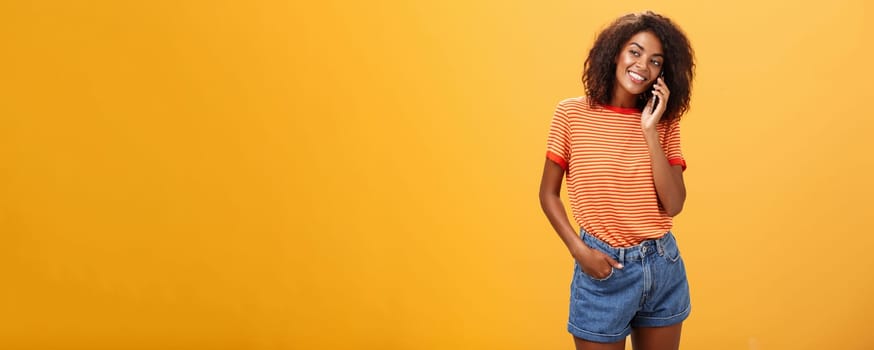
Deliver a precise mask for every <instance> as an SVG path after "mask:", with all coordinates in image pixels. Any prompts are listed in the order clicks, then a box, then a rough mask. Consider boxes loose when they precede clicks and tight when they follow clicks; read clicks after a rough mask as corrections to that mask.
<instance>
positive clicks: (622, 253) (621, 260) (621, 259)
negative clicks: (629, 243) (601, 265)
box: [619, 248, 625, 264]
mask: <svg viewBox="0 0 874 350" xmlns="http://www.w3.org/2000/svg"><path fill="white" fill-rule="evenodd" d="M619 263H620V264H624V263H625V249H622V248H619Z"/></svg>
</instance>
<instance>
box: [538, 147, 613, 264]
mask: <svg viewBox="0 0 874 350" xmlns="http://www.w3.org/2000/svg"><path fill="white" fill-rule="evenodd" d="M563 179H564V169H562V167H561V166H559V165H558V164H556V163H555V162H553V161H551V160H549V159H548V158H547V159H546V164H544V165H543V177H542V178H541V180H540V207H541V208H542V209H543V213H544V214H546V217H547V218H548V219H549V223H550V224H552V228H553V229H555V232H556V233H558V236H559V237H560V238H561V240H562V241H563V242H564V245H565V246H567V249H568V251H569V252H570V253H571V256H573V258H574V259H575V260H576V261H577V262H578V263H579V264H580V267H581V268H583V271H584V272H586V273H587V274H589V275H590V276H592V277H595V278H606V277H607V276H608V275H609V274H610V266H611V265H612V266H613V267H615V268H618V269H621V268H622V265H621V264H619V263H618V262H617V261H616V260H613V259H612V258H610V257H609V256H607V255H606V254H604V253H601V252H600V251H597V250H594V249H592V248H589V247H588V246H587V245H586V244H585V243H583V240H582V239H580V236H579V235H577V233H576V231H575V230H574V228H573V227H572V226H571V223H570V221H569V220H568V217H567V214H566V211H565V209H564V204H562V202H561V195H560V193H561V182H562V180H563Z"/></svg>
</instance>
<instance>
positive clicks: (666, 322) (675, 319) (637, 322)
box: [631, 304, 692, 328]
mask: <svg viewBox="0 0 874 350" xmlns="http://www.w3.org/2000/svg"><path fill="white" fill-rule="evenodd" d="M691 311H692V304H689V305H687V306H686V310H683V312H681V313H679V314H676V315H672V316H667V317H653V316H650V317H646V316H636V317H634V320H633V321H632V322H631V327H632V328H638V327H667V326H673V325H675V324H677V323H680V322H683V321H685V320H686V318H688V317H689V313H691Z"/></svg>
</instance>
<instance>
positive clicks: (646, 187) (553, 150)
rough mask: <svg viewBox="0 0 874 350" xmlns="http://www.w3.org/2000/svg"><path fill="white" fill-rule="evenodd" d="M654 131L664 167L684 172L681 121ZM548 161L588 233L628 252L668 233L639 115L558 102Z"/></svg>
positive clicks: (579, 101) (573, 100)
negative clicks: (562, 176)
mask: <svg viewBox="0 0 874 350" xmlns="http://www.w3.org/2000/svg"><path fill="white" fill-rule="evenodd" d="M657 128H658V133H659V141H660V142H661V145H662V149H664V151H665V156H666V157H667V159H668V162H669V163H670V164H671V165H680V166H682V167H683V170H684V171H685V170H686V161H685V160H684V159H683V154H682V152H681V151H680V122H679V120H677V119H675V120H673V121H671V122H670V124H665V123H659V124H658V127H657ZM546 157H547V158H549V159H550V160H552V161H553V162H555V163H557V164H558V165H560V166H561V167H562V168H563V169H565V176H566V179H567V189H568V197H569V198H570V202H571V211H572V212H573V215H574V219H575V220H576V222H577V224H578V225H580V227H582V228H583V229H585V230H586V232H589V233H590V234H592V235H593V236H595V237H598V238H599V239H601V240H603V241H605V242H607V243H609V244H610V245H612V246H614V247H628V246H632V245H636V244H638V243H640V242H642V241H644V240H646V239H654V238H659V237H661V236H662V235H664V234H665V233H667V231H668V230H670V229H671V227H672V225H673V220H672V218H671V217H670V216H668V215H667V213H666V212H665V211H664V209H662V208H661V206H660V205H659V202H658V196H657V194H656V190H655V184H654V183H653V178H652V164H651V161H650V157H649V148H648V147H647V145H646V140H645V139H644V136H643V132H642V131H641V127H640V111H639V110H637V109H629V108H619V107H612V106H604V107H601V106H598V107H596V108H590V107H589V104H588V103H587V102H586V100H585V98H584V97H575V98H569V99H566V100H564V101H561V102H560V103H559V104H558V106H557V107H556V109H555V113H554V114H553V118H552V123H551V125H550V128H549V136H548V138H547V151H546Z"/></svg>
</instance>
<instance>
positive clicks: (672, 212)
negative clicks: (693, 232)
mask: <svg viewBox="0 0 874 350" xmlns="http://www.w3.org/2000/svg"><path fill="white" fill-rule="evenodd" d="M681 211H683V207H675V208H670V209H665V212H667V213H668V216H670V217H675V216H677V215H679V214H680V212H681Z"/></svg>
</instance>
